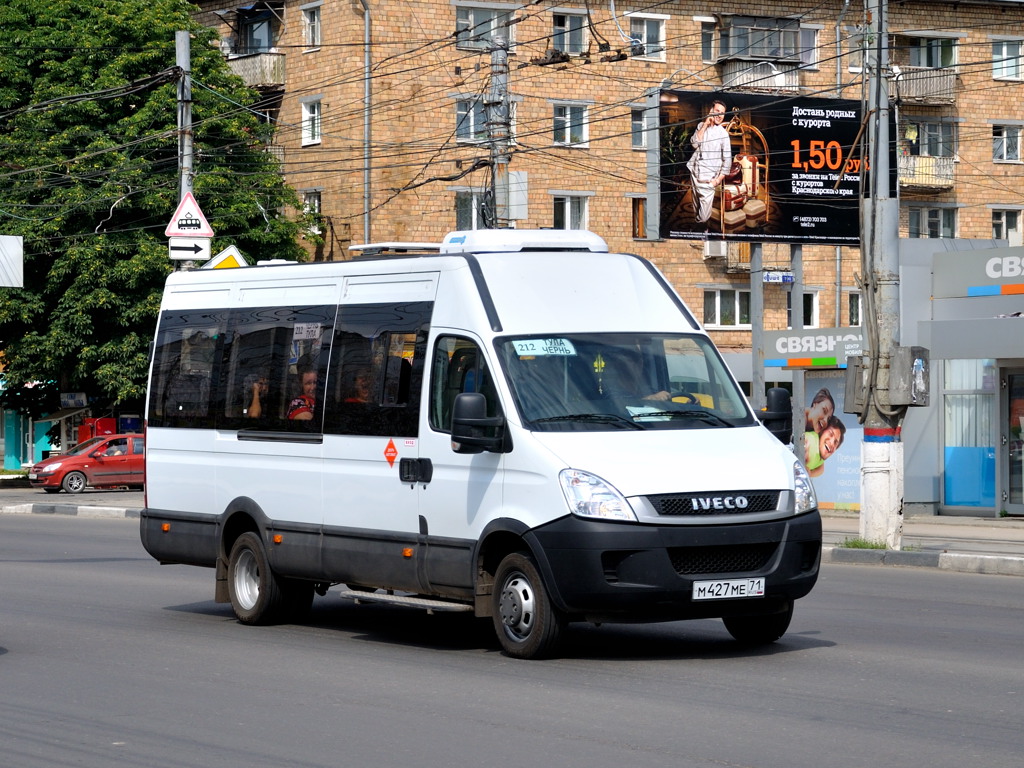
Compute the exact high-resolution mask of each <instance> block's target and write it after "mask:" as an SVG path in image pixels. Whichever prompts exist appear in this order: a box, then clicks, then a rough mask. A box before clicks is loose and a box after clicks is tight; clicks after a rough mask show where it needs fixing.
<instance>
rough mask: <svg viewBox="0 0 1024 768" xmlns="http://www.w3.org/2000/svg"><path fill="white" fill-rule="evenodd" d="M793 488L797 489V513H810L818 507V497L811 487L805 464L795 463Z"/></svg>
mask: <svg viewBox="0 0 1024 768" xmlns="http://www.w3.org/2000/svg"><path fill="white" fill-rule="evenodd" d="M793 487H794V488H795V489H796V513H797V514H798V515H799V514H800V513H801V512H810V511H811V510H812V509H815V508H816V507H817V506H818V497H817V496H816V495H815V493H814V486H813V485H811V476H810V475H808V474H807V470H806V469H804V466H803V464H801V463H800V462H799V461H794V462H793Z"/></svg>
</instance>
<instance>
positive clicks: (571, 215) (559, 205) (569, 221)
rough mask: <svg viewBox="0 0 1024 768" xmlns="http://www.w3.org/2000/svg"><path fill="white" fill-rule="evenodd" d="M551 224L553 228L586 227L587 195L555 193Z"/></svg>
mask: <svg viewBox="0 0 1024 768" xmlns="http://www.w3.org/2000/svg"><path fill="white" fill-rule="evenodd" d="M553 203H554V209H553V211H552V213H553V215H552V224H551V226H552V227H553V228H554V229H586V228H587V196H586V195H555V196H554V198H553Z"/></svg>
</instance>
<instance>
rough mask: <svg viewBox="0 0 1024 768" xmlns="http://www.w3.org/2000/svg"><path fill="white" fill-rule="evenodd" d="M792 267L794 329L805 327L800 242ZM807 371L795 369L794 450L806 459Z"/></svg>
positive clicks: (792, 253) (792, 251) (791, 255)
mask: <svg viewBox="0 0 1024 768" xmlns="http://www.w3.org/2000/svg"><path fill="white" fill-rule="evenodd" d="M789 262H790V268H791V269H792V270H793V286H792V288H791V289H790V305H791V306H792V307H793V312H792V315H793V318H792V320H791V321H790V326H791V327H792V328H793V330H794V331H796V330H800V329H802V328H803V327H804V247H803V246H802V245H800V244H799V243H793V244H791V245H790V246H789ZM804 374H805V371H804V370H803V369H802V368H801V369H800V370H796V371H793V452H794V453H795V454H796V455H797V457H798V458H799V459H800V460H801V461H803V459H804V423H805V419H804V404H805V403H806V401H807V400H806V398H807V394H806V387H805V386H804Z"/></svg>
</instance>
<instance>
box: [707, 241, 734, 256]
mask: <svg viewBox="0 0 1024 768" xmlns="http://www.w3.org/2000/svg"><path fill="white" fill-rule="evenodd" d="M728 253H729V246H728V244H727V243H726V242H725V240H705V241H704V260H705V261H707V260H708V259H724V258H725V257H726V256H727V255H728Z"/></svg>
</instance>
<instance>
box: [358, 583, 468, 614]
mask: <svg viewBox="0 0 1024 768" xmlns="http://www.w3.org/2000/svg"><path fill="white" fill-rule="evenodd" d="M338 596H339V597H341V598H342V599H343V600H352V601H353V602H355V603H356V604H361V603H384V604H387V605H403V606H405V607H406V608H421V609H423V610H425V611H426V612H427V613H450V612H453V611H454V612H459V611H472V610H473V606H472V605H469V604H468V603H456V602H453V601H451V600H435V599H433V598H429V597H417V596H416V595H412V594H409V593H406V592H403V593H402V594H397V595H396V594H395V593H394V592H380V591H377V592H361V591H359V590H357V589H343V590H341V591H340V592H338Z"/></svg>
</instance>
